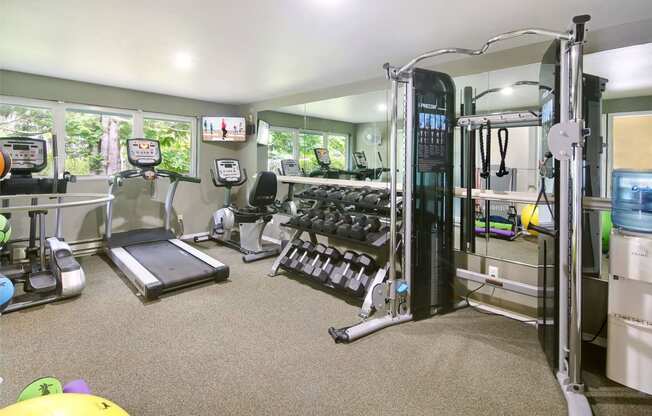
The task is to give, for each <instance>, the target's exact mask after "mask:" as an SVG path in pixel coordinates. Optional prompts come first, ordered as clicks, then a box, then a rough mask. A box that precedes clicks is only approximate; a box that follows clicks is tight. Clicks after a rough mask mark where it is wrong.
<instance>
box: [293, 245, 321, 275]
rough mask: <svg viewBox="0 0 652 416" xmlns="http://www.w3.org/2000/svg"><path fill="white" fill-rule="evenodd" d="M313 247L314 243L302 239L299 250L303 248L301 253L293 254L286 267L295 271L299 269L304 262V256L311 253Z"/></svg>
mask: <svg viewBox="0 0 652 416" xmlns="http://www.w3.org/2000/svg"><path fill="white" fill-rule="evenodd" d="M314 247H315V245H314V244H313V243H311V242H310V241H304V242H303V244H301V250H303V253H302V254H301V256H295V257H294V258H292V260H291V261H290V265H289V266H288V268H290V269H292V270H297V271H299V270H301V268H303V265H304V264H305V262H306V258H307V257H308V256H309V255H310V253H312V250H313V248H314Z"/></svg>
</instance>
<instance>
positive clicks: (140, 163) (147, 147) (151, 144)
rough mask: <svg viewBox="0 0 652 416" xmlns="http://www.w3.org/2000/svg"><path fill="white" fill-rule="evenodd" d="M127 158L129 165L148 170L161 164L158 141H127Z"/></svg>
mask: <svg viewBox="0 0 652 416" xmlns="http://www.w3.org/2000/svg"><path fill="white" fill-rule="evenodd" d="M127 157H128V159H129V163H131V164H132V165H133V166H135V167H137V168H149V167H152V166H158V165H160V164H161V147H160V145H159V142H158V140H150V139H129V140H127Z"/></svg>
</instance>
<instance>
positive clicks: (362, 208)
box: [270, 177, 389, 318]
mask: <svg viewBox="0 0 652 416" xmlns="http://www.w3.org/2000/svg"><path fill="white" fill-rule="evenodd" d="M280 179H281V181H282V182H285V181H286V180H285V179H286V178H283V177H281V178H280ZM296 179H297V178H289V177H288V178H287V181H288V182H290V181H291V182H294V183H296V182H297V181H296ZM300 179H302V180H303V181H302V182H301V183H304V184H309V185H325V186H340V187H350V188H360V182H359V181H357V182H354V181H342V180H332V179H330V180H328V181H321V180H318V178H310V179H311V181H305V179H306V178H300ZM364 185H365V186H369V185H371V186H370V187H372V188H376V189H384V188H385V187H386V184H384V183H378V182H376V183H374V182H367V183H365V184H364ZM294 197H295V198H298V199H304V200H310V201H314V203H313V207H317V206H318V205H320V204H323V203H333V204H334V205H336V206H338V207H340V208H341V207H342V206H343V205H347V206H350V205H354V206H355V208H356V209H355V211H354V212H349V213H347V214H354V213H360V212H369V211H370V210H371V211H373V212H374V215H375V216H378V217H384V218H387V216H388V214H389V207H388V206H380V207H379V206H367V205H368V204H364V203H363V204H360V203H359V202H358V203H356V202H348V201H341V200H333V199H329V198H318V197H315V196H312V195H311V196H305V197H304V196H302V194H301V193H299V194H295V196H294ZM282 225H283V226H286V227H288V228H292V229H293V230H294V232H293V233H292V236H291V237H290V240H289V242H288V244H286V245H285V247H284V248H283V250H281V253H280V254H279V255H278V257H277V258H276V260H275V261H274V264H273V265H272V270H271V273H270V276H276V275H277V274H278V271H279V269H283V270H286V271H289V272H291V273H294V274H300V275H302V276H304V277H306V278H307V279H310V280H311V281H313V282H315V283H320V284H321V285H323V286H324V287H327V288H331V289H333V290H337V291H340V292H341V291H342V289H340V288H339V287H337V286H335V285H333V284H332V283H331V282H330V281H326V282H320V281H318V280H317V279H314V278H312V277H311V276H306V275H304V274H303V273H301V272H298V271H296V270H290V269H285V268H284V267H283V266H282V265H281V260H282V259H283V258H285V257H286V256H288V255H289V253H290V251H291V250H292V248H293V246H292V244H290V242H291V241H293V240H295V239H300V238H301V236H302V235H303V234H304V233H307V234H308V236H309V238H310V241H311V242H312V243H313V244H317V243H318V240H317V235H322V236H324V237H328V238H329V239H335V240H337V241H341V242H344V243H353V244H355V245H356V246H357V247H363V248H364V250H358V251H363V252H364V253H365V254H368V253H373V254H377V253H379V252H381V251H382V250H385V249H386V248H387V243H388V241H389V233H385V234H383V235H382V236H381V237H380V238H378V239H377V240H376V241H373V242H367V241H361V240H356V239H353V238H349V237H344V236H341V235H337V234H329V233H325V232H320V231H316V230H314V229H311V228H303V227H301V226H299V225H294V224H282ZM388 270H389V263H388V262H386V263H385V264H384V265H379V267H378V270H377V271H376V272H375V274H374V275H373V278H372V279H371V281H370V283H369V284H368V285H367V289H366V290H365V293H364V294H363V296H362V297H361V300H362V306H361V308H360V311H359V313H358V315H359V316H360V317H361V318H367V317H369V316H370V315H371V313H372V312H373V302H372V292H373V290H372V289H373V288H374V287H375V286H376V285H378V284H380V283H382V282H384V281H385V279H386V278H387V274H388Z"/></svg>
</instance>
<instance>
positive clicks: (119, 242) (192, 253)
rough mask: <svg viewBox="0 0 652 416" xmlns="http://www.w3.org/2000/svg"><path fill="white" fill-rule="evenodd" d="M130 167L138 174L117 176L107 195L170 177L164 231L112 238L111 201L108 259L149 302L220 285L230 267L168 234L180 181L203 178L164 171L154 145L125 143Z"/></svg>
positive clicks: (110, 206) (142, 141)
mask: <svg viewBox="0 0 652 416" xmlns="http://www.w3.org/2000/svg"><path fill="white" fill-rule="evenodd" d="M127 156H128V159H129V163H131V165H132V166H134V167H135V168H137V169H130V170H125V171H122V172H119V173H117V174H115V175H114V176H113V177H112V178H111V179H110V186H109V194H113V192H114V189H115V187H116V186H120V185H122V183H123V182H124V181H125V180H128V179H133V178H142V179H145V180H148V181H154V180H156V179H158V178H169V180H170V186H169V188H168V192H167V195H166V198H165V221H164V227H162V228H153V229H137V230H131V231H125V232H120V233H113V232H112V231H111V228H112V220H113V201H109V203H108V204H107V213H106V214H107V215H106V218H107V219H106V244H107V254H108V256H109V257H110V258H111V260H112V261H113V262H114V263H115V264H116V266H118V268H119V269H120V270H121V271H122V272H123V273H124V274H125V275H126V276H127V278H128V279H129V280H130V281H131V282H132V283H133V285H134V286H135V287H136V289H138V291H139V292H140V293H141V294H142V295H143V296H144V297H145V299H147V300H152V299H156V298H158V297H159V296H160V295H161V294H162V293H163V292H167V291H171V290H175V289H180V288H182V287H186V286H189V285H193V284H196V283H200V282H205V281H208V280H215V281H221V280H225V279H227V278H228V277H229V267H228V266H226V265H225V264H223V263H221V262H219V261H217V260H215V259H214V258H212V257H210V256H208V255H207V254H205V253H203V252H202V251H200V250H197V249H196V248H194V247H192V246H190V245H188V244H186V243H184V242H183V241H181V240H179V239H177V238H176V236H175V235H174V233H173V232H172V231H171V229H170V218H171V216H172V201H173V200H174V194H175V192H176V189H177V186H178V185H179V182H193V183H200V182H201V179H198V178H193V177H189V176H184V175H181V174H178V173H175V172H170V171H167V170H163V169H156V166H158V165H159V164H160V163H161V149H160V145H159V142H158V141H157V140H149V139H130V140H127Z"/></svg>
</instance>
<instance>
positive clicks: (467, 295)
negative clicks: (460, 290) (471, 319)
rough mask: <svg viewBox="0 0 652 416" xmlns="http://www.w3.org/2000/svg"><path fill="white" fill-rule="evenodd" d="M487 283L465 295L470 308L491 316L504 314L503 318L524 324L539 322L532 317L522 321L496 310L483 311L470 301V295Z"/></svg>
mask: <svg viewBox="0 0 652 416" xmlns="http://www.w3.org/2000/svg"><path fill="white" fill-rule="evenodd" d="M486 285H487V284H486V283H483V284H481V285H480V286H478V287H477V288H475V289H473V290H471V291H470V292H468V293H467V294H466V296H464V300H465V301H466V304H467V305H468V307H469V308H471V309H473V310H474V311H476V312H477V313H481V314H483V315H489V316H502V317H503V318H507V319H511V320H512V321H516V322H520V323H522V324H531V323H536V322H537V321H536V319H530V320H527V321H522V320H520V319H516V318H512V317H511V316H507V315H503V314H501V313H494V312H487V311H483V310H482V309H480V308H477V307H475V306H473V305H471V302H469V297H470V296H471V295H472V294H474V293H475V292H477V291H478V290H480V289H482V288H483V287H485V286H486Z"/></svg>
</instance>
